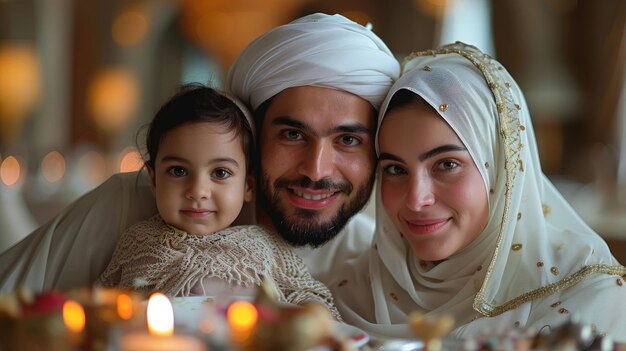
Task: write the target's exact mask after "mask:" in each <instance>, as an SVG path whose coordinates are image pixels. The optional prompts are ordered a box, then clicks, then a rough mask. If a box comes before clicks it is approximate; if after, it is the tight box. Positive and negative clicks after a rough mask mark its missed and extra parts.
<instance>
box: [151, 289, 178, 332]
mask: <svg viewBox="0 0 626 351" xmlns="http://www.w3.org/2000/svg"><path fill="white" fill-rule="evenodd" d="M146 314H147V318H148V330H149V331H150V334H153V335H161V336H167V335H172V334H173V333H174V310H173V308H172V303H171V302H170V300H169V299H168V298H167V296H165V295H163V294H161V293H154V294H152V295H151V296H150V299H148V311H147V312H146Z"/></svg>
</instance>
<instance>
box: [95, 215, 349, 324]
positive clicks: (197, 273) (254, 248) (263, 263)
mask: <svg viewBox="0 0 626 351" xmlns="http://www.w3.org/2000/svg"><path fill="white" fill-rule="evenodd" d="M262 277H267V278H271V279H272V280H273V281H274V283H275V284H276V287H277V288H278V290H279V300H280V301H282V302H287V303H291V304H296V305H301V304H303V303H306V302H319V303H322V304H324V305H326V306H327V307H328V308H329V309H330V311H331V313H332V314H333V316H334V317H335V318H337V319H339V318H340V317H339V313H338V312H337V310H336V308H335V306H334V304H333V298H332V295H331V293H330V291H329V290H328V288H327V287H326V286H325V285H324V284H322V283H321V282H319V281H317V280H315V279H314V278H313V277H312V276H311V275H310V274H309V272H308V271H307V269H306V266H305V265H304V263H303V261H302V259H301V258H300V257H299V256H297V255H296V254H295V253H294V252H293V248H292V247H291V246H289V244H288V243H286V242H285V241H284V240H282V238H280V237H279V236H278V235H275V234H273V233H271V232H270V231H268V230H267V229H266V228H264V227H261V226H256V225H247V226H235V227H230V228H227V229H225V230H223V231H220V232H217V233H213V234H209V235H205V236H194V235H189V234H187V233H185V232H183V231H181V230H178V229H176V228H174V227H171V226H169V225H167V224H165V222H163V219H162V218H161V217H160V216H159V215H156V216H154V217H152V218H150V219H149V220H146V221H142V222H139V223H137V224H135V225H133V226H132V227H130V228H129V229H128V230H127V231H126V232H125V233H123V234H122V237H121V238H120V240H119V242H118V244H117V247H116V248H115V252H114V253H113V257H112V258H111V262H110V263H109V265H108V267H107V268H106V270H105V271H104V273H102V275H101V276H100V278H99V279H98V282H97V283H98V284H100V285H102V286H105V287H122V288H131V289H135V290H139V291H146V292H152V291H160V292H163V293H165V294H167V295H170V296H189V295H193V294H194V291H197V290H198V287H200V289H201V290H202V293H203V295H211V291H206V289H205V287H206V286H211V285H214V282H215V280H216V279H218V280H223V281H224V282H226V283H228V284H230V285H233V286H237V287H243V288H253V287H254V286H258V285H260V283H261V279H262Z"/></svg>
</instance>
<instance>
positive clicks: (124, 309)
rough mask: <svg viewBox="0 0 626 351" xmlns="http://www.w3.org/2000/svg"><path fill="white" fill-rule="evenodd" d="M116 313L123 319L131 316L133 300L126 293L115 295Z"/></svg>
mask: <svg viewBox="0 0 626 351" xmlns="http://www.w3.org/2000/svg"><path fill="white" fill-rule="evenodd" d="M117 315H118V316H120V318H121V319H123V320H129V319H131V318H132V317H133V300H132V299H131V298H130V296H128V295H127V294H119V295H117Z"/></svg>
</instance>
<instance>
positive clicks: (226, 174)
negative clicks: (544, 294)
mask: <svg viewBox="0 0 626 351" xmlns="http://www.w3.org/2000/svg"><path fill="white" fill-rule="evenodd" d="M232 175H233V174H232V173H231V172H230V171H229V170H227V169H224V168H220V169H216V170H215V171H213V176H214V177H215V178H217V179H226V178H230V177H231V176H232Z"/></svg>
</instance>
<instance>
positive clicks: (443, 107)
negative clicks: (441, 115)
mask: <svg viewBox="0 0 626 351" xmlns="http://www.w3.org/2000/svg"><path fill="white" fill-rule="evenodd" d="M447 109H448V104H441V105H439V111H441V112H446V110H447Z"/></svg>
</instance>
